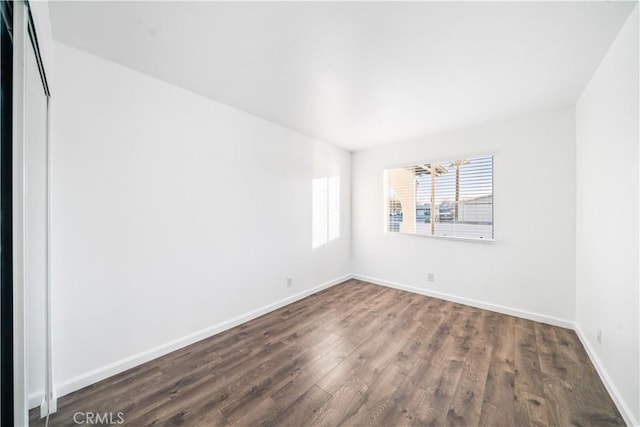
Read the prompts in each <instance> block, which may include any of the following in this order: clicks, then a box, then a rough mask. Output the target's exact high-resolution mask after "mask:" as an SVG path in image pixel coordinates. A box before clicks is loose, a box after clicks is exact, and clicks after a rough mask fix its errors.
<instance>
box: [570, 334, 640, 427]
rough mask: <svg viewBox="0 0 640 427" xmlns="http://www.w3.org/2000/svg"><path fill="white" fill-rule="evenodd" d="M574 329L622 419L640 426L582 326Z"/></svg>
mask: <svg viewBox="0 0 640 427" xmlns="http://www.w3.org/2000/svg"><path fill="white" fill-rule="evenodd" d="M574 329H575V331H576V334H577V335H578V338H580V342H582V346H583V347H584V348H585V350H586V351H587V354H588V355H589V359H591V362H592V363H593V366H595V368H596V371H597V372H598V375H599V376H600V379H601V380H602V383H603V384H604V386H605V387H606V389H607V391H608V392H609V395H610V396H611V398H612V399H613V402H614V403H615V404H616V406H617V407H618V411H620V414H621V415H622V418H624V421H625V422H626V423H627V425H629V426H640V423H639V422H638V420H637V419H636V418H635V417H634V415H633V413H632V412H631V410H630V409H629V406H628V405H627V403H626V402H625V400H624V399H623V398H622V396H621V395H620V393H619V392H618V389H617V388H616V386H615V385H614V384H613V381H612V380H611V377H609V374H608V373H607V370H606V369H605V368H604V365H603V364H602V362H601V361H600V358H599V357H598V355H597V354H596V352H595V350H594V349H593V346H592V345H591V343H590V342H589V340H588V339H587V336H586V335H585V333H584V331H583V330H582V328H581V327H580V325H578V323H575V324H574Z"/></svg>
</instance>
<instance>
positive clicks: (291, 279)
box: [287, 277, 293, 288]
mask: <svg viewBox="0 0 640 427" xmlns="http://www.w3.org/2000/svg"><path fill="white" fill-rule="evenodd" d="M292 286H293V277H287V288H290V287H292Z"/></svg>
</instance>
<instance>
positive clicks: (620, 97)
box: [576, 6, 640, 424]
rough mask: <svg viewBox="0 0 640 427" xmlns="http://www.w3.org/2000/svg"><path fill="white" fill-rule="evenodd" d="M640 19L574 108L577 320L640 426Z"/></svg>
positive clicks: (627, 28)
mask: <svg viewBox="0 0 640 427" xmlns="http://www.w3.org/2000/svg"><path fill="white" fill-rule="evenodd" d="M638 19H639V18H638V7H637V6H636V9H635V11H634V12H633V13H632V15H631V16H630V17H629V20H628V21H627V23H626V24H625V26H624V27H623V28H622V30H621V31H620V33H619V35H618V37H617V39H616V40H615V42H614V43H613V45H612V46H611V48H610V50H609V52H608V53H607V55H606V57H605V58H604V60H603V61H602V63H601V64H600V67H599V68H598V70H597V72H596V73H595V75H594V76H593V78H592V80H591V82H590V83H589V85H588V86H587V88H586V89H585V91H584V93H583V94H582V97H581V98H580V100H579V102H578V104H577V107H576V122H577V123H576V124H577V153H576V154H577V216H576V218H577V221H576V228H577V236H576V237H577V240H576V248H577V255H576V281H577V295H576V301H577V304H576V306H577V309H576V316H577V322H576V323H577V327H578V330H579V333H580V334H581V338H582V339H583V341H584V342H585V344H586V347H587V348H588V349H589V351H590V352H591V356H592V359H593V360H594V362H595V363H596V365H597V366H598V367H599V368H600V371H601V374H603V376H605V378H606V377H608V382H609V384H610V385H613V388H614V390H611V391H613V393H612V394H614V398H617V400H618V403H619V407H620V406H621V405H622V406H623V409H626V411H625V412H627V414H632V416H633V417H634V418H635V420H632V419H630V417H627V421H630V422H633V423H634V424H637V423H638V421H640V391H639V387H640V380H639V378H640V343H639V339H640V330H639V324H640V314H639V313H640V305H639V300H640V294H639V293H640V276H639V267H638V261H639V259H640V250H639V235H638V233H639V227H638V221H639V220H640V216H639V210H638V202H639V199H638V189H639V186H638V183H639V178H640V174H639V160H640V158H639V151H638V143H639V134H638V128H639V126H640V123H639V119H638V117H639V114H640V110H639V107H638V95H639V86H638V80H639V77H640V69H639V67H638V49H639V43H638V39H639V33H638ZM598 329H601V330H602V344H599V343H598V341H597V339H596V336H597V330H598ZM605 382H607V381H605Z"/></svg>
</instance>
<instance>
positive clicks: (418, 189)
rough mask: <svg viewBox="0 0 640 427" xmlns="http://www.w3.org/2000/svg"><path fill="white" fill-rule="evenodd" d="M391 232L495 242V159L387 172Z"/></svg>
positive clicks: (474, 159) (388, 226)
mask: <svg viewBox="0 0 640 427" xmlns="http://www.w3.org/2000/svg"><path fill="white" fill-rule="evenodd" d="M385 194H386V219H387V221H386V225H385V228H386V231H387V232H392V233H393V232H395V233H405V234H417V235H426V236H441V237H458V238H466V239H482V240H493V156H484V157H475V158H468V159H459V160H451V161H444V162H438V163H435V162H431V163H423V164H418V165H413V166H407V167H402V168H394V169H386V170H385Z"/></svg>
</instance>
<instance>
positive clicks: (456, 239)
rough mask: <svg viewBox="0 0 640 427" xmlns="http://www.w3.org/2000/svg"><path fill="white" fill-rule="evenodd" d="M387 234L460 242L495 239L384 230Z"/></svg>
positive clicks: (483, 241)
mask: <svg viewBox="0 0 640 427" xmlns="http://www.w3.org/2000/svg"><path fill="white" fill-rule="evenodd" d="M383 234H384V235H385V236H396V237H426V238H429V239H438V240H453V241H460V242H471V243H494V242H495V241H496V240H495V239H472V238H470V237H449V236H430V235H428V234H417V233H402V232H399V231H385V232H383Z"/></svg>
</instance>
